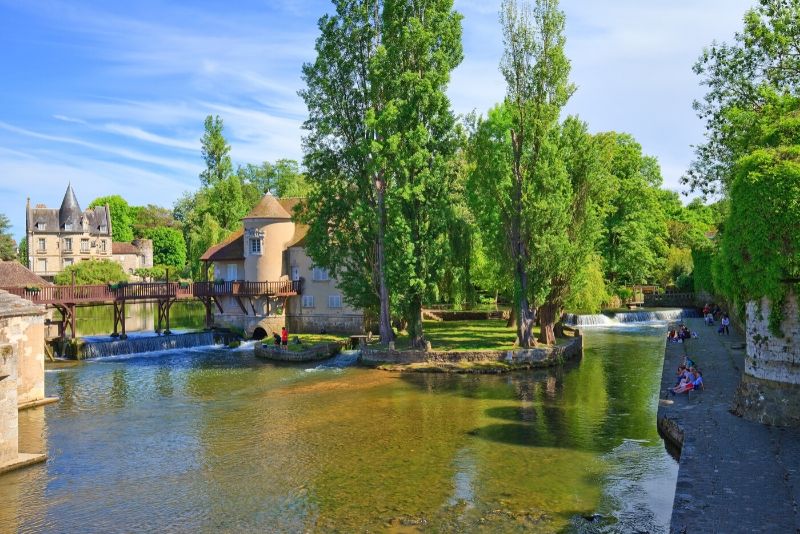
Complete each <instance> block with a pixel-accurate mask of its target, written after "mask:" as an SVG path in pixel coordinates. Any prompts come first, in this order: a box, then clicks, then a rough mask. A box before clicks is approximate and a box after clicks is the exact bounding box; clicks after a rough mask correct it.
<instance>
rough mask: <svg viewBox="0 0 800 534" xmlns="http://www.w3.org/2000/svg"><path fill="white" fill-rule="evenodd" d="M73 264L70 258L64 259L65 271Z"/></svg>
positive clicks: (73, 261)
mask: <svg viewBox="0 0 800 534" xmlns="http://www.w3.org/2000/svg"><path fill="white" fill-rule="evenodd" d="M73 263H75V260H73V259H72V258H64V268H65V269H66V268H67V267H69V266H70V265H72V264H73Z"/></svg>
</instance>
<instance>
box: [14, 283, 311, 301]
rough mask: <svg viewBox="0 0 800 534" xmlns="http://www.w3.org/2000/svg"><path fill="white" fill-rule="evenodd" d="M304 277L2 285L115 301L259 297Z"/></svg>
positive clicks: (29, 295) (24, 293) (18, 291)
mask: <svg viewBox="0 0 800 534" xmlns="http://www.w3.org/2000/svg"><path fill="white" fill-rule="evenodd" d="M300 288H301V282H300V281H292V280H282V281H279V282H195V283H194V284H186V283H181V282H170V283H163V282H153V283H135V284H127V285H122V286H118V287H116V288H114V287H112V286H108V285H87V286H44V287H41V288H37V289H26V288H23V287H0V289H2V290H4V291H8V292H9V293H11V294H13V295H17V296H18V297H22V298H24V299H27V300H30V301H31V302H33V303H35V304H58V303H90V302H114V301H121V300H159V299H170V298H179V299H188V298H193V297H224V296H238V297H258V296H263V295H274V296H281V297H283V296H291V295H299V294H300Z"/></svg>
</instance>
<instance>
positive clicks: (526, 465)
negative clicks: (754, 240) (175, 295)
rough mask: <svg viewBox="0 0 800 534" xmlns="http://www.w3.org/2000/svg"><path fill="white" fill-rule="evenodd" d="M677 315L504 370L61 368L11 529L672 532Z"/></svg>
mask: <svg viewBox="0 0 800 534" xmlns="http://www.w3.org/2000/svg"><path fill="white" fill-rule="evenodd" d="M664 336H665V325H664V324H663V323H661V324H640V325H625V326H618V327H614V328H593V329H587V332H586V343H585V354H584V358H583V359H582V360H581V361H580V362H577V363H575V364H573V365H570V366H567V367H565V368H563V369H553V370H548V371H537V372H518V373H511V374H507V375H492V376H485V375H444V374H416V373H410V374H402V375H401V374H393V373H388V372H383V371H377V370H371V369H362V368H358V367H343V365H346V364H347V363H349V360H347V358H341V357H340V359H339V360H335V361H333V362H323V363H322V364H321V365H316V364H315V365H305V366H298V365H276V364H271V363H265V362H261V361H258V360H256V359H255V358H254V357H253V355H252V350H248V346H247V345H245V346H244V347H243V348H241V349H238V350H230V349H223V348H197V349H190V350H183V351H171V352H163V353H152V354H147V355H138V356H137V355H134V356H126V357H116V358H107V359H100V360H95V361H91V362H83V363H79V364H75V365H72V366H69V367H63V368H59V369H53V370H49V371H48V372H47V377H46V387H47V393H48V395H55V396H58V397H60V398H61V401H60V402H59V403H58V404H55V405H51V406H48V407H43V408H36V409H32V410H26V411H24V412H21V425H22V429H21V430H22V435H21V438H20V441H21V446H22V447H21V450H23V451H25V452H40V451H45V450H46V452H47V453H48V455H49V460H48V461H47V463H46V464H44V465H40V466H35V467H31V468H27V469H24V470H21V471H18V472H14V473H10V474H5V475H0V524H1V525H4V527H5V526H12V530H13V526H16V528H17V529H18V530H19V531H22V532H75V531H81V532H121V531H125V532H131V531H138V532H141V531H173V532H189V531H194V532H212V531H214V532H216V531H226V532H246V531H265V532H303V531H320V532H328V531H340V532H362V531H372V532H375V531H390V532H415V531H418V530H419V531H421V530H424V531H429V532H464V531H478V532H481V531H483V532H514V531H520V532H521V531H525V532H558V531H562V532H563V531H566V532H636V531H640V532H665V531H666V530H667V527H668V524H669V519H670V513H671V509H672V501H673V496H674V488H675V479H676V476H677V464H676V462H675V461H674V460H673V459H672V458H671V457H670V456H669V454H667V452H666V450H665V448H664V445H663V442H662V440H661V439H660V437H659V436H658V434H657V432H656V424H655V414H656V409H657V402H658V392H659V385H660V379H661V369H662V362H663V354H664Z"/></svg>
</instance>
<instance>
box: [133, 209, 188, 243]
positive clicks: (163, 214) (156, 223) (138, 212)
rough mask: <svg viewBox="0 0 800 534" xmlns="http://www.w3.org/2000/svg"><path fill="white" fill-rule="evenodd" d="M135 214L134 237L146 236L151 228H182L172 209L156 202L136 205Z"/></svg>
mask: <svg viewBox="0 0 800 534" xmlns="http://www.w3.org/2000/svg"><path fill="white" fill-rule="evenodd" d="M133 214H134V216H133V235H134V238H139V237H145V234H146V233H147V232H148V231H149V230H153V229H155V228H180V223H179V222H178V221H177V220H175V217H174V216H173V213H172V210H170V209H168V208H163V207H161V206H156V205H154V204H148V205H147V206H134V207H133Z"/></svg>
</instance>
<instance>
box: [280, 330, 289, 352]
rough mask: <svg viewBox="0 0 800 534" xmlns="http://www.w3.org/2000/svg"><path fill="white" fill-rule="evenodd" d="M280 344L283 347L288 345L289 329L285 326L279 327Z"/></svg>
mask: <svg viewBox="0 0 800 534" xmlns="http://www.w3.org/2000/svg"><path fill="white" fill-rule="evenodd" d="M281 345H283V347H284V348H286V347H288V346H289V331H288V330H286V327H285V326H284V327H283V328H281Z"/></svg>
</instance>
